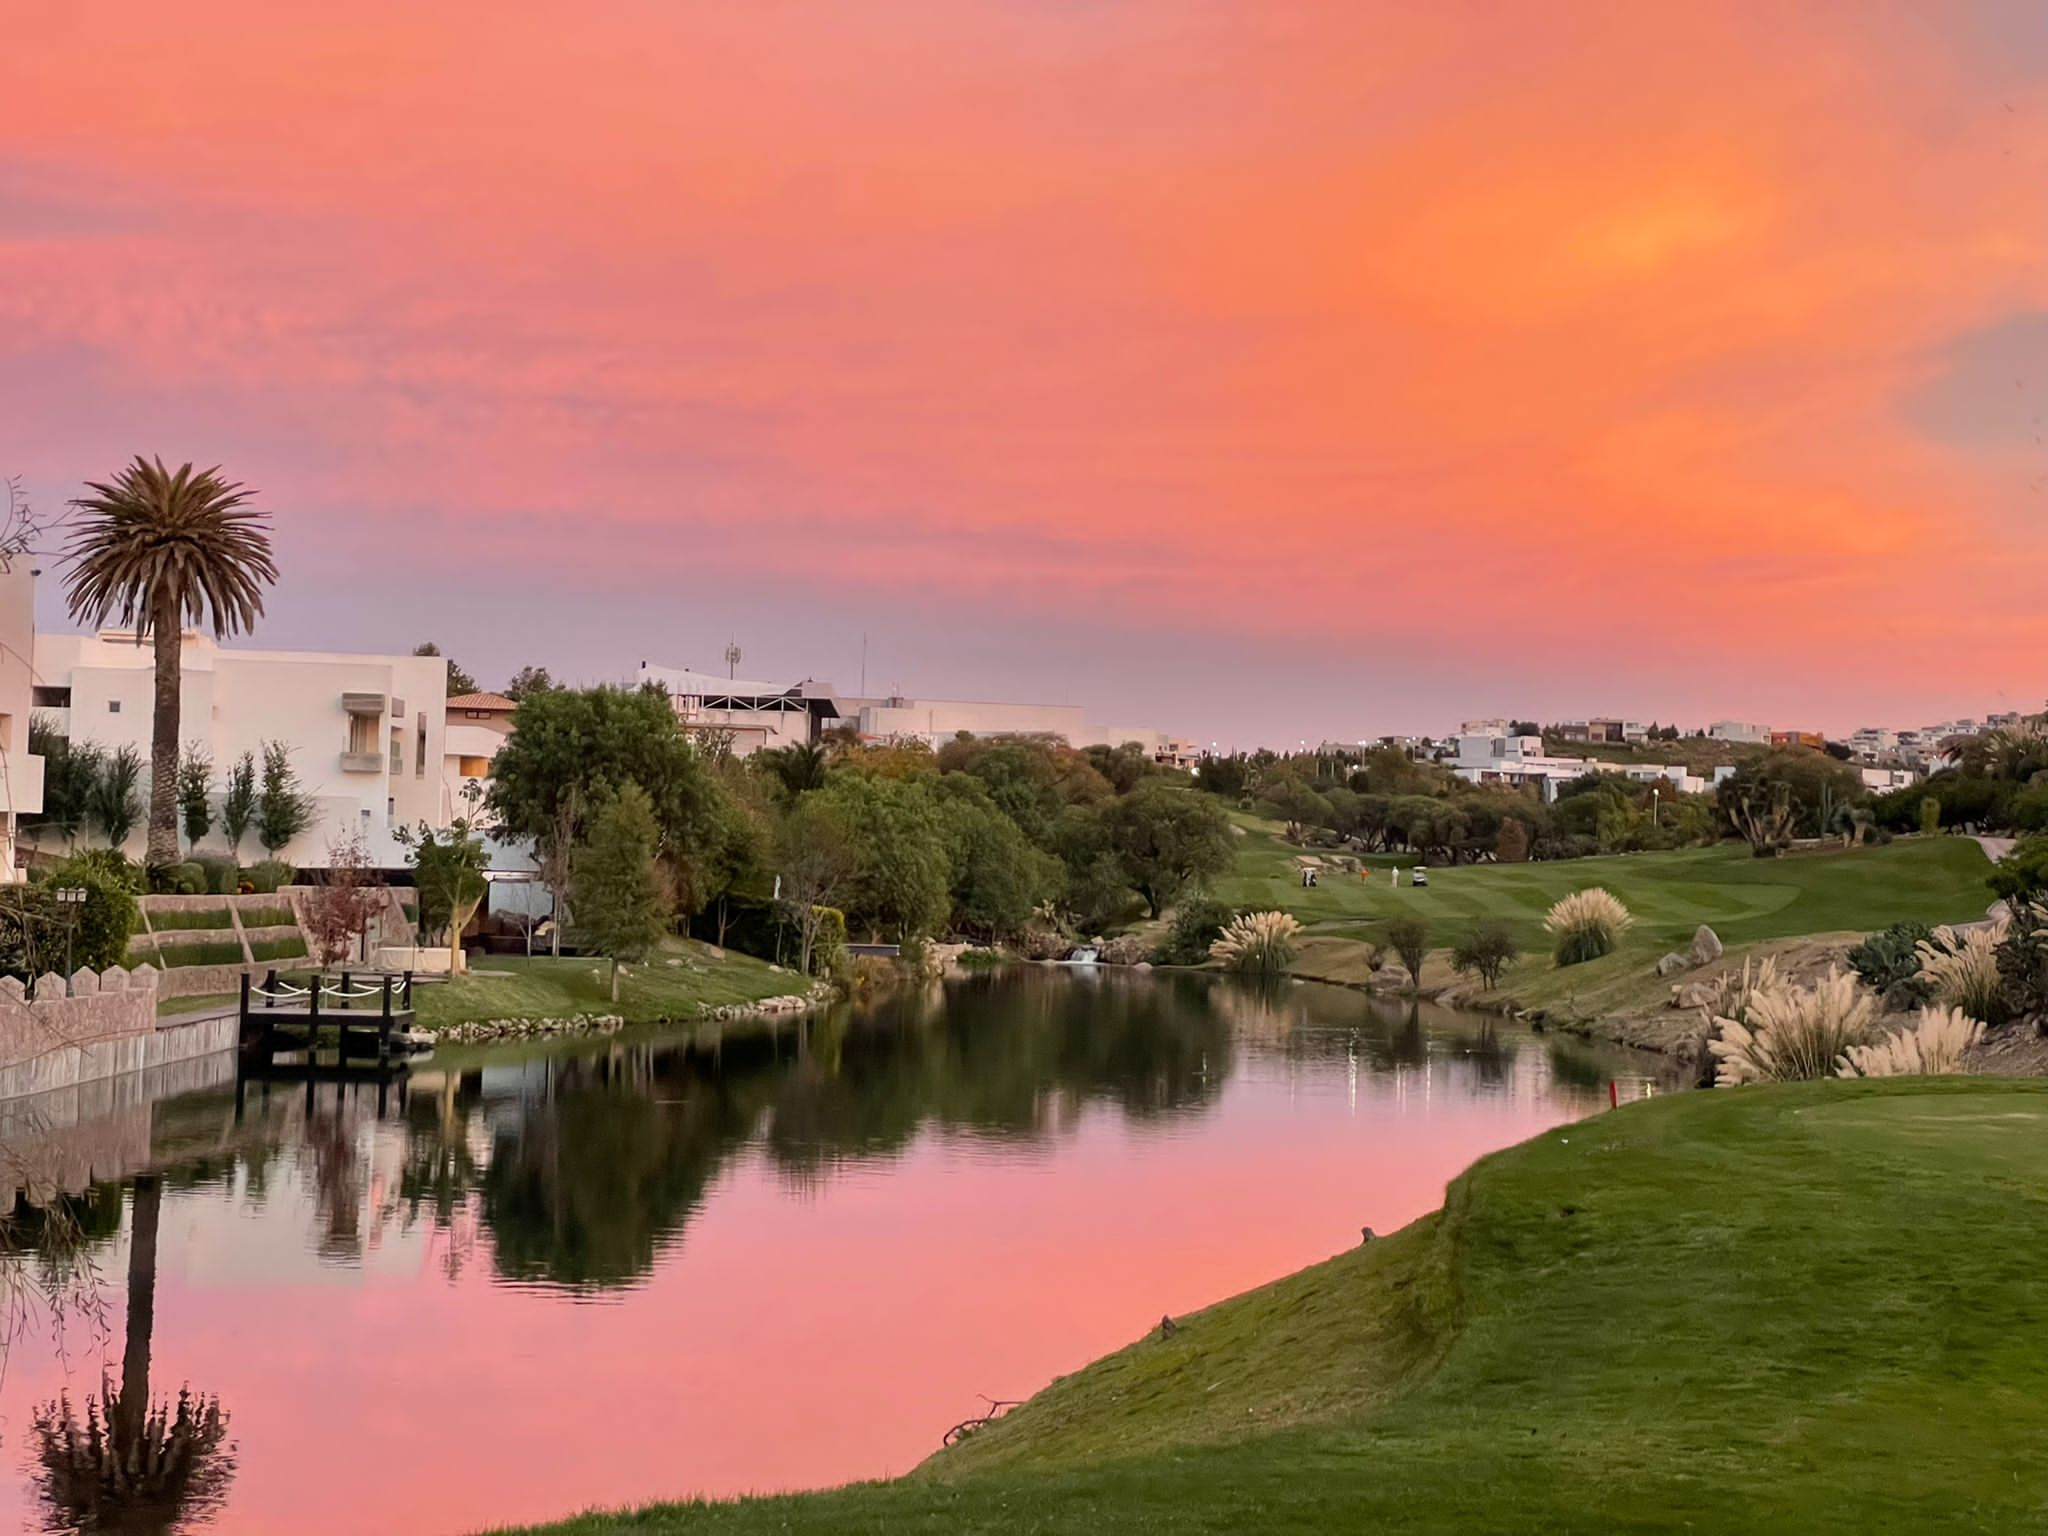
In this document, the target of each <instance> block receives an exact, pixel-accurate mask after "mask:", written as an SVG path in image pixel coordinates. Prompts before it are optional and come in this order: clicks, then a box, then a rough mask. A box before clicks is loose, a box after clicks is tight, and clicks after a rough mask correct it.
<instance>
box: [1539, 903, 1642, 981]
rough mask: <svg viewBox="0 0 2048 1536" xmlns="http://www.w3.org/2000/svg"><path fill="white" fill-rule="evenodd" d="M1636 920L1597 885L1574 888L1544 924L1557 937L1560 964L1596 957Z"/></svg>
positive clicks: (1618, 939)
mask: <svg viewBox="0 0 2048 1536" xmlns="http://www.w3.org/2000/svg"><path fill="white" fill-rule="evenodd" d="M1634 924H1635V919H1634V918H1633V917H1630V916H1629V914H1628V908H1627V907H1624V906H1623V905H1622V904H1621V903H1620V902H1619V901H1617V900H1616V899H1615V898H1614V896H1613V895H1612V894H1610V893H1609V892H1607V891H1604V890H1602V889H1600V887H1598V886H1597V885H1596V886H1594V887H1592V888H1591V889H1590V890H1584V891H1573V892H1572V893H1571V895H1569V896H1567V897H1565V898H1564V899H1563V900H1562V901H1560V902H1558V904H1557V905H1556V906H1554V907H1552V908H1551V909H1550V914H1549V916H1547V917H1545V918H1544V919H1543V926H1544V927H1545V928H1546V929H1548V930H1549V931H1550V933H1551V935H1552V937H1553V938H1554V939H1555V940H1556V951H1555V953H1556V956H1557V963H1558V964H1559V965H1578V964H1580V963H1582V962H1584V961H1587V960H1597V959H1599V958H1600V957H1601V956H1602V955H1604V954H1607V953H1608V952H1609V951H1611V950H1612V949H1613V948H1614V946H1615V945H1616V944H1618V943H1619V942H1620V941H1621V936H1622V935H1623V934H1624V933H1627V932H1628V931H1629V929H1630V928H1631V927H1633V926H1634Z"/></svg>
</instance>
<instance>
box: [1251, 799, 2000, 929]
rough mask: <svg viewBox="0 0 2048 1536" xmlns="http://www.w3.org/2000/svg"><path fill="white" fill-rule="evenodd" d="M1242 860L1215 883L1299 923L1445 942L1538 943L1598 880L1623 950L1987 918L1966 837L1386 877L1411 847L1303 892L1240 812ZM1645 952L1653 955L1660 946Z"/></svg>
mask: <svg viewBox="0 0 2048 1536" xmlns="http://www.w3.org/2000/svg"><path fill="white" fill-rule="evenodd" d="M1239 824H1240V825H1242V826H1244V827H1245V828H1246V829H1247V830H1246V836H1245V837H1244V838H1243V839H1241V843H1240V848H1239V853H1238V860H1237V868H1236V869H1235V870H1234V871H1232V873H1231V874H1230V875H1228V876H1226V877H1225V878H1224V879H1222V880H1220V881H1218V882H1217V883H1216V887H1215V894H1216V895H1217V896H1218V897H1220V898H1221V899H1222V900H1224V901H1228V902H1230V903H1231V904H1232V905H1234V906H1239V907H1261V908H1278V909H1279V910H1282V911H1286V912H1292V913H1293V914H1294V915H1295V916H1296V917H1297V918H1299V919H1300V920H1301V921H1302V922H1303V923H1304V924H1306V925H1308V926H1310V927H1312V928H1317V929H1323V930H1327V931H1333V932H1344V933H1352V934H1355V935H1358V936H1368V935H1371V934H1372V933H1373V930H1374V928H1375V927H1376V926H1377V925H1378V924H1379V923H1382V922H1384V921H1385V920H1386V919H1388V918H1390V917H1394V916H1396V915H1407V916H1415V917H1420V918H1422V919H1423V920H1424V921H1425V922H1427V923H1429V924H1430V926H1431V927H1432V929H1434V930H1436V933H1437V935H1438V942H1439V943H1442V944H1446V945H1447V944H1449V943H1450V942H1452V940H1453V939H1454V938H1455V937H1456V936H1458V935H1459V934H1461V933H1463V932H1464V931H1465V930H1466V929H1467V928H1469V927H1470V926H1471V925H1472V924H1473V923H1474V922H1475V921H1480V920H1486V919H1493V920H1498V921H1501V922H1505V923H1507V924H1509V925H1510V926H1512V927H1513V929H1514V930H1515V936H1516V938H1517V939H1518V940H1519V941H1520V942H1521V943H1522V945H1523V946H1524V948H1527V949H1541V948H1546V947H1547V945H1546V944H1545V942H1544V941H1545V934H1544V932H1543V914H1544V913H1545V912H1546V911H1548V910H1549V908H1550V905H1551V903H1553V902H1555V901H1556V900H1557V899H1558V898H1559V897H1560V896H1565V895H1568V894H1569V893H1571V892H1572V891H1576V890H1580V889H1583V888H1584V887H1587V886H1593V885H1598V886H1605V887H1606V888H1607V889H1608V890H1610V891H1612V892H1613V893H1614V894H1615V895H1616V896H1617V897H1619V898H1620V899H1621V901H1622V903H1623V904H1624V905H1625V906H1627V908H1628V909H1629V911H1630V912H1631V913H1633V914H1634V916H1635V918H1636V928H1635V930H1634V931H1633V933H1632V934H1631V935H1630V944H1631V946H1632V947H1634V948H1636V949H1639V950H1643V951H1655V952H1656V953H1662V952H1663V951H1664V950H1667V949H1670V948H1672V947H1673V946H1674V945H1677V944H1680V943H1682V942H1684V941H1686V940H1689V939H1690V938H1691V937H1692V933H1693V929H1695V928H1696V927H1698V926H1699V925H1700V924H1701V923H1709V924H1711V925H1712V926H1713V928H1714V931H1715V932H1716V933H1718V934H1719V935H1720V936H1721V939H1722V941H1723V942H1724V943H1728V944H1743V943H1749V942H1752V941H1754V940H1758V939H1776V938H1785V937H1789V936H1791V935H1794V934H1803V933H1832V932H1838V931H1844V930H1852V929H1853V930H1857V931H1863V932H1867V931H1869V930H1871V929H1876V928H1882V927H1884V926H1885V925H1887V924H1889V923H1895V922H1902V921H1906V920H1909V919H1912V920H1918V921H1922V922H1936V923H1940V922H1964V921H1971V920H1974V919H1976V918H1979V917H1982V916H1983V915H1984V909H1985V908H1986V907H1987V906H1988V905H1989V904H1990V902H1991V893H1990V891H1989V890H1988V889H1987V888H1986V887H1985V884H1984V879H1985V876H1986V875H1987V874H1989V873H1990V870H1991V863H1990V861H1989V860H1988V859H1987V858H1985V856H1984V850H1983V849H1982V848H1981V847H1979V846H1978V844H1977V843H1976V841H1975V840H1974V839H1972V838H1966V837H1938V838H1926V839H1921V838H1911V839H1902V840H1900V841H1898V842H1895V843H1891V844H1888V845H1886V846H1884V847H1881V848H1879V847H1872V848H1858V849H1852V850H1848V851H1844V852H1835V853H1820V854H1800V855H1796V856H1792V857H1787V858H1782V859H1756V858H1752V857H1750V854H1749V850H1748V849H1747V848H1743V847H1740V846H1736V845H1725V846H1720V847H1714V848H1689V849H1681V850H1679V851H1677V852H1673V853H1634V854H1621V855H1615V856H1611V857H1605V858H1594V859H1559V860H1553V861H1549V862H1544V863H1535V864H1468V865H1460V866H1457V867H1454V868H1445V867H1437V868H1432V869H1431V870H1430V872H1429V884H1428V885H1427V886H1426V887H1423V888H1422V889H1419V890H1418V889H1415V888H1414V887H1412V886H1410V885H1408V884H1407V883H1406V879H1405V877H1404V879H1403V883H1402V885H1401V886H1400V888H1399V889H1398V890H1396V889H1392V888H1390V886H1389V883H1388V880H1387V877H1386V874H1385V870H1386V867H1387V866H1388V865H1389V864H1398V865H1399V866H1400V867H1401V868H1402V869H1404V870H1406V869H1409V868H1412V867H1413V865H1414V864H1415V862H1416V861H1415V860H1414V859H1413V858H1412V857H1401V858H1395V857H1392V856H1382V855H1374V856H1373V857H1372V858H1371V859H1370V860H1369V861H1368V862H1370V863H1371V864H1373V865H1374V866H1375V868H1374V870H1373V873H1372V876H1371V878H1370V879H1366V880H1361V879H1359V877H1358V876H1356V875H1351V876H1348V877H1347V876H1344V875H1340V874H1336V873H1334V872H1326V873H1325V874H1324V875H1323V877H1322V883H1321V884H1320V885H1318V886H1316V887H1315V888H1314V889H1312V890H1304V889H1302V886H1301V880H1300V875H1299V874H1298V872H1297V871H1296V869H1295V867H1294V864H1293V860H1294V858H1295V856H1296V855H1297V854H1298V853H1299V852H1300V851H1301V850H1299V849H1296V848H1294V847H1292V846H1291V845H1289V844H1287V843H1284V842H1282V841H1281V840H1280V839H1279V838H1278V837H1277V836H1275V835H1274V833H1273V830H1272V828H1271V824H1270V823H1263V822H1257V821H1253V820H1251V819H1250V818H1240V819H1239ZM1651 958H1652V959H1653V960H1654V958H1655V954H1652V956H1651Z"/></svg>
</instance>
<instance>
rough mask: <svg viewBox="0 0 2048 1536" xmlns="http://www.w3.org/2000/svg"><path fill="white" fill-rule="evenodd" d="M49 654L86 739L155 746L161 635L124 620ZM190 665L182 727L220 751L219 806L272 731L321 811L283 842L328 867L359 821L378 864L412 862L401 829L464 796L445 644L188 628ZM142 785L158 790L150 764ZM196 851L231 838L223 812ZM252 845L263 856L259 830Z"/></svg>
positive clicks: (69, 718)
mask: <svg viewBox="0 0 2048 1536" xmlns="http://www.w3.org/2000/svg"><path fill="white" fill-rule="evenodd" d="M35 658H36V686H35V690H34V695H33V702H34V707H35V709H36V712H37V713H38V714H40V715H42V716H44V717H45V718H47V719H48V720H49V721H50V723H51V724H52V725H53V726H54V727H55V728H56V729H57V730H58V731H59V732H60V733H61V734H63V735H65V736H68V737H69V738H70V739H71V740H72V741H75V742H94V743H96V744H98V745H99V746H101V747H104V748H106V749H107V750H108V751H118V750H119V749H120V748H122V747H124V746H125V747H133V748H134V749H135V750H136V751H137V752H138V753H140V754H142V756H143V757H144V759H145V760H146V759H147V757H148V755H149V750H150V734H151V724H152V709H153V706H154V702H155V694H156V673H155V655H154V651H153V649H152V647H151V646H150V645H149V644H148V642H147V641H145V642H144V643H142V644H140V645H138V644H136V643H135V638H134V636H133V635H131V634H128V633H125V632H122V631H115V630H103V631H101V632H100V633H99V634H97V635H38V636H37V637H36V639H35ZM182 670H183V676H182V678H181V680H180V688H179V696H180V705H181V723H180V731H181V734H182V736H183V738H184V741H185V742H186V743H187V744H194V745H197V746H198V748H199V749H200V750H201V751H203V752H205V753H206V754H207V755H208V756H209V757H210V758H211V759H212V763H213V777H214V784H215V802H216V806H217V805H218V800H219V794H220V785H221V783H222V781H223V780H224V779H225V778H226V776H227V773H228V770H229V768H230V767H231V766H232V765H233V764H234V763H235V761H236V760H237V759H238V758H240V757H241V755H242V754H243V753H245V752H247V753H251V754H253V755H254V757H255V759H256V762H257V765H258V768H259V770H260V768H261V765H262V761H263V749H264V744H265V743H266V742H271V741H278V742H282V743H284V745H285V747H286V748H287V750H288V751H289V753H290V758H291V765H292V768H293V770H294V771H295V772H296V773H297V775H298V779H299V786H300V789H301V790H302V791H303V792H304V793H305V794H307V795H309V796H310V797H311V798H312V801H313V807H314V817H313V822H312V825H311V826H310V827H309V828H308V829H307V830H306V831H305V832H303V833H301V834H300V835H299V836H298V837H296V838H294V839H293V840H292V841H291V842H290V843H288V844H286V845H285V846H284V847H283V848H282V849H280V850H278V853H277V857H279V858H281V859H284V860H285V861H287V862H288V863H292V864H295V865H298V866H299V867H301V868H321V867H324V866H325V865H326V863H327V850H328V847H329V845H330V844H332V843H334V842H336V841H338V840H340V839H342V838H344V837H346V836H349V835H356V836H360V837H361V838H362V840H363V845H364V847H365V849H366V850H367V852H368V854H369V858H370V862H371V863H372V864H374V865H376V866H377V867H379V868H383V869H398V868H402V867H404V865H405V863H406V850H405V848H404V846H403V845H402V844H401V843H400V842H399V841H398V840H397V837H396V836H395V833H396V831H397V829H399V828H401V827H410V826H415V825H417V824H419V823H420V822H425V823H427V824H428V825H429V826H433V827H445V826H447V825H448V823H449V821H450V820H451V819H452V818H453V816H454V815H455V814H456V813H457V812H458V811H460V810H461V809H462V807H461V806H459V805H458V804H457V802H456V797H455V793H454V791H453V789H452V788H451V786H450V784H449V783H448V780H447V777H446V774H445V771H444V770H445V757H446V753H447V743H446V734H447V710H446V698H447V693H448V663H447V661H446V660H445V659H443V658H442V657H439V656H373V655H372V656H363V655H350V654H346V653H340V652H324V651H257V650H240V649H231V648H226V647H222V646H219V645H216V644H215V643H214V641H213V639H212V637H211V636H209V635H205V634H202V633H198V632H195V631H191V630H187V631H186V632H185V637H184V658H183V669H182ZM141 789H142V793H143V797H144V800H145V804H146V800H147V794H148V777H147V771H146V770H145V774H144V777H143V781H142V785H141ZM144 819H145V820H146V815H145V818H144ZM144 844H145V829H144V828H143V827H142V826H138V827H137V829H136V831H135V833H134V834H133V836H131V837H130V839H129V842H128V846H127V849H126V851H127V852H128V853H130V854H131V855H134V856H136V857H140V856H141V854H142V852H143V848H144ZM192 851H196V852H225V851H226V845H225V841H224V839H223V838H222V837H221V834H220V831H219V825H218V817H217V816H216V821H215V830H214V831H213V832H212V833H211V834H209V836H208V837H207V838H205V839H204V840H202V842H201V844H200V847H199V848H198V849H196V850H192ZM241 855H242V857H243V859H244V860H251V859H255V858H260V857H262V850H261V849H260V847H259V846H258V845H257V844H256V839H255V834H254V832H253V830H252V831H251V832H250V834H249V835H248V836H247V837H246V838H245V839H244V841H243V844H242V849H241Z"/></svg>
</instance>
